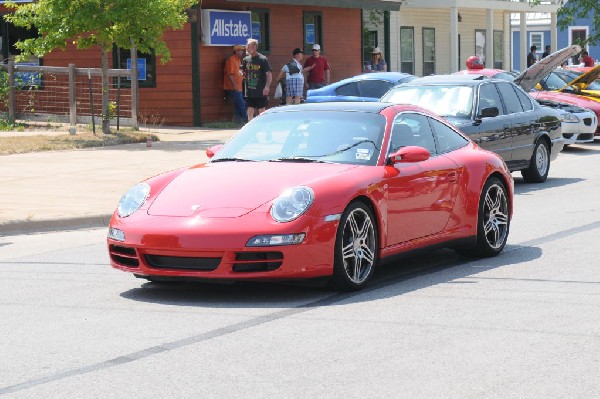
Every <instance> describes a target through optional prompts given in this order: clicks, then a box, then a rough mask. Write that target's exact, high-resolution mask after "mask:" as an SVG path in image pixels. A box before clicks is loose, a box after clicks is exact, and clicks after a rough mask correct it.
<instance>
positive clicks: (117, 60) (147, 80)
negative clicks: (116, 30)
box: [113, 46, 156, 88]
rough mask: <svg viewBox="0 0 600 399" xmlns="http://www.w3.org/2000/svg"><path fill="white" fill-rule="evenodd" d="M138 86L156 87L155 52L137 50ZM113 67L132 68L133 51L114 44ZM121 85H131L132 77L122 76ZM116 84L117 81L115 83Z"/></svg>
mask: <svg viewBox="0 0 600 399" xmlns="http://www.w3.org/2000/svg"><path fill="white" fill-rule="evenodd" d="M137 64H138V87H140V88H141V87H156V57H155V55H154V53H152V54H144V53H142V52H140V51H138V52H137ZM113 68H120V69H131V51H130V50H125V49H122V48H118V47H116V46H113ZM120 79H121V87H131V78H120ZM115 84H116V83H115Z"/></svg>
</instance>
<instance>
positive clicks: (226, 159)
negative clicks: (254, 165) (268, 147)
mask: <svg viewBox="0 0 600 399" xmlns="http://www.w3.org/2000/svg"><path fill="white" fill-rule="evenodd" d="M210 162H211V163H212V162H256V161H255V160H253V159H243V158H219V159H214V160H212V161H210Z"/></svg>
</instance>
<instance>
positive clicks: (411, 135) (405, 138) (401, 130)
mask: <svg viewBox="0 0 600 399" xmlns="http://www.w3.org/2000/svg"><path fill="white" fill-rule="evenodd" d="M427 119H428V118H427V117H425V116H423V115H419V114H413V113H409V112H405V113H402V114H400V115H398V116H396V119H394V126H392V137H391V142H390V152H394V151H397V150H399V149H400V148H402V147H407V146H411V145H415V146H419V147H425V148H427V150H428V151H429V152H430V153H431V154H435V141H434V139H433V132H432V131H431V126H430V125H429V122H428V121H427Z"/></svg>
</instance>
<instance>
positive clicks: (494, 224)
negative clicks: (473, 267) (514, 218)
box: [458, 177, 510, 258]
mask: <svg viewBox="0 0 600 399" xmlns="http://www.w3.org/2000/svg"><path fill="white" fill-rule="evenodd" d="M509 214H510V210H509V208H508V192H507V190H506V186H505V185H504V183H502V182H501V181H500V179H498V178H497V177H491V178H489V179H488V181H486V182H485V185H484V186H483V190H482V192H481V197H480V199H479V211H478V216H477V240H476V242H475V246H474V247H472V248H463V249H458V252H459V253H462V254H465V255H472V256H478V257H484V258H485V257H492V256H496V255H498V254H499V253H500V252H502V250H503V249H504V246H505V245H506V241H507V239H508V231H509V228H510V218H509Z"/></svg>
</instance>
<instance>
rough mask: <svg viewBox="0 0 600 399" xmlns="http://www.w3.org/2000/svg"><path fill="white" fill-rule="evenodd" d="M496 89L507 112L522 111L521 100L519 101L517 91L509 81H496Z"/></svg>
mask: <svg viewBox="0 0 600 399" xmlns="http://www.w3.org/2000/svg"><path fill="white" fill-rule="evenodd" d="M497 86H498V90H499V91H500V94H501V95H502V98H503V99H504V105H506V110H507V112H508V113H509V114H516V113H519V112H523V107H521V102H520V101H519V97H517V93H515V91H514V90H513V88H512V87H511V86H512V85H511V84H510V83H498V84H497Z"/></svg>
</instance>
